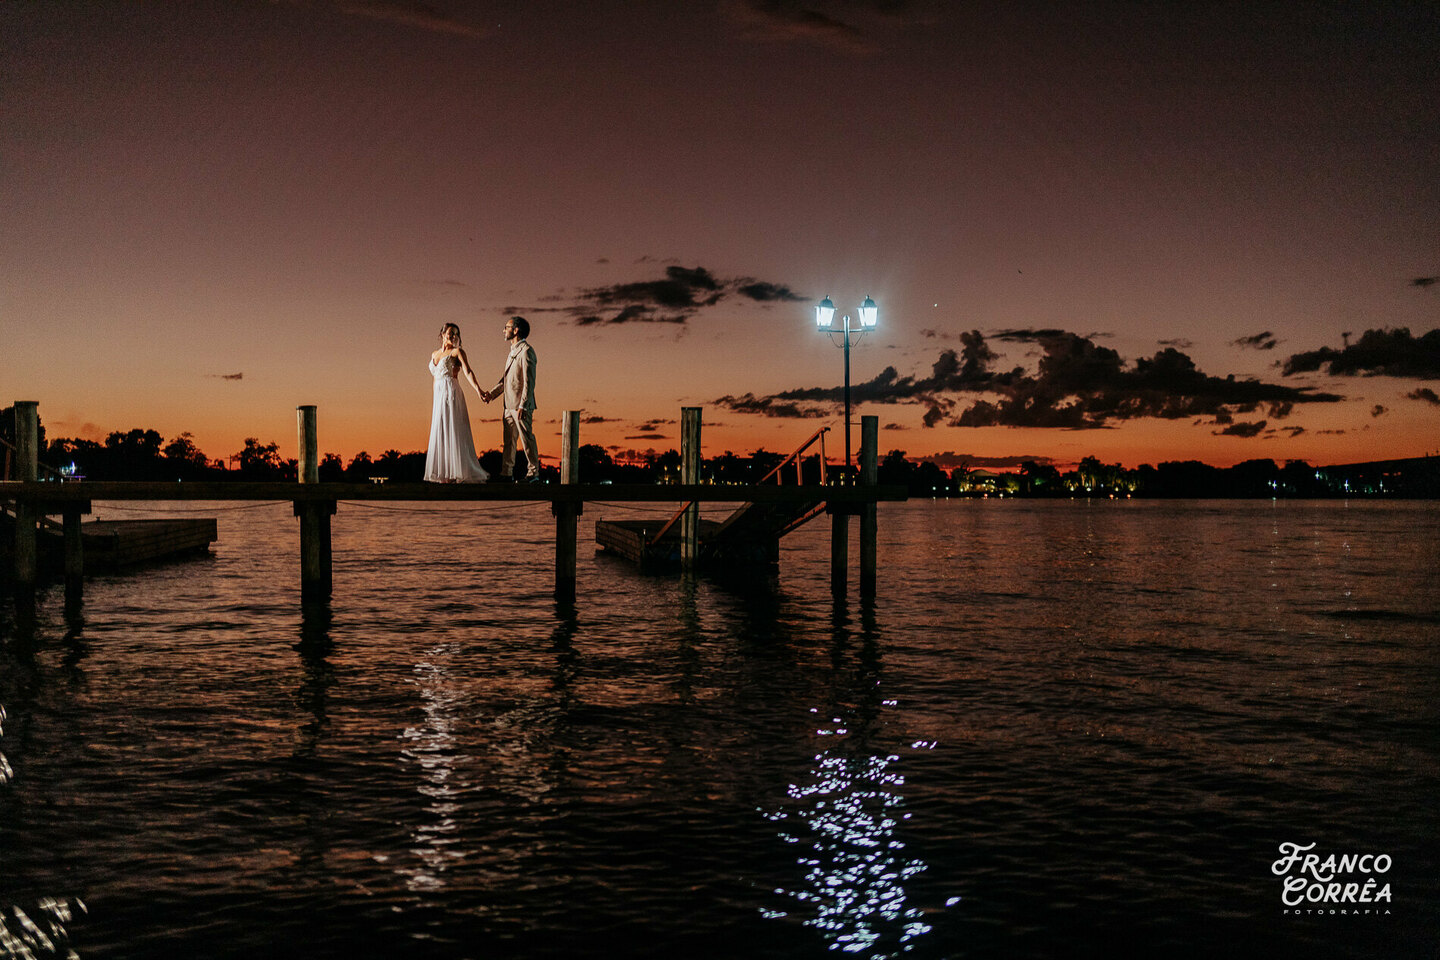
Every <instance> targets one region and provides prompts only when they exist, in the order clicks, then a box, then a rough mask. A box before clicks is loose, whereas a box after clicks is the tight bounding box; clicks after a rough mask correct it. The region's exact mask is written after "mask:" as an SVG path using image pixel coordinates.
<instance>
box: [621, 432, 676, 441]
mask: <svg viewBox="0 0 1440 960" xmlns="http://www.w3.org/2000/svg"><path fill="white" fill-rule="evenodd" d="M625 439H626V440H669V439H670V438H669V437H667V436H665V434H663V433H637V434H634V435H633V436H629V437H626V438H625Z"/></svg>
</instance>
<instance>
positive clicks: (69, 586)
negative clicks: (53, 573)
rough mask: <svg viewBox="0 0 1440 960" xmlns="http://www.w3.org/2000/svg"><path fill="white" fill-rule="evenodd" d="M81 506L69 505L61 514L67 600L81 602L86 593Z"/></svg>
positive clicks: (76, 504)
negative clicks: (81, 533)
mask: <svg viewBox="0 0 1440 960" xmlns="http://www.w3.org/2000/svg"><path fill="white" fill-rule="evenodd" d="M81 512H82V510H81V505H80V504H78V503H67V504H66V505H65V510H64V512H63V513H62V514H61V516H62V518H63V521H62V522H63V528H62V529H63V532H64V537H65V598H66V599H67V600H79V599H80V598H81V597H82V596H83V595H84V593H85V541H84V538H83V537H81V535H80V516H81Z"/></svg>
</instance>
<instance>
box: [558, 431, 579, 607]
mask: <svg viewBox="0 0 1440 960" xmlns="http://www.w3.org/2000/svg"><path fill="white" fill-rule="evenodd" d="M579 482H580V411H579V410H566V411H564V412H563V413H561V415H560V483H561V485H562V486H565V485H569V484H574V483H579ZM583 509H584V507H583V505H582V504H581V503H580V502H579V501H561V500H555V501H552V502H551V504H550V512H551V513H552V514H554V515H555V599H556V600H560V601H573V600H574V599H575V560H576V556H577V553H578V551H577V549H576V532H577V528H578V527H579V521H580V513H581V511H582V510H583Z"/></svg>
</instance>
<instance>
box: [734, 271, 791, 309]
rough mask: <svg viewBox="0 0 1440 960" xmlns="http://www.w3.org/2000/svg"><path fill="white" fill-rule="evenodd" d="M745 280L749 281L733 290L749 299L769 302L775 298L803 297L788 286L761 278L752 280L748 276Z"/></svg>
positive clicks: (784, 299) (782, 299) (786, 299)
mask: <svg viewBox="0 0 1440 960" xmlns="http://www.w3.org/2000/svg"><path fill="white" fill-rule="evenodd" d="M746 280H748V281H749V282H748V283H745V284H744V286H741V287H736V288H735V292H736V293H738V294H740V296H742V297H749V298H750V299H751V300H758V301H760V302H761V303H769V302H771V301H775V300H781V301H796V300H804V299H805V298H804V297H802V296H800V294H798V293H796V292H795V291H793V290H791V289H790V288H789V287H786V286H781V285H780V284H777V283H765V282H764V281H762V280H754V279H751V278H748V277H747V278H746ZM741 282H743V281H741Z"/></svg>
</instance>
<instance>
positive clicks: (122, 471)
mask: <svg viewBox="0 0 1440 960" xmlns="http://www.w3.org/2000/svg"><path fill="white" fill-rule="evenodd" d="M0 441H3V442H4V444H7V445H8V447H7V449H13V445H14V442H15V416H14V409H13V408H12V407H7V408H4V409H3V410H0ZM40 448H41V450H42V451H43V453H42V455H41V460H42V462H44V463H45V464H47V465H49V466H50V467H51V468H53V469H55V470H56V471H59V472H61V473H68V474H71V475H74V476H81V477H85V478H87V479H91V480H185V481H195V480H294V479H295V478H296V474H297V466H296V462H295V460H293V459H286V458H283V457H281V456H280V452H279V446H278V444H276V443H274V442H273V441H272V442H268V443H262V442H260V440H259V439H258V438H256V437H246V438H245V440H244V445H243V447H242V448H241V449H240V450H239V451H237V452H236V453H234V454H232V455H231V456H229V457H227V458H224V459H211V458H210V457H208V456H207V455H206V454H205V453H204V452H202V451H201V450H200V449H199V448H198V447H197V446H196V445H195V439H194V437H193V436H192V435H191V434H190V433H189V432H185V433H181V434H180V435H179V436H177V437H175V438H173V439H171V440H170V441H168V442H166V441H165V439H164V438H163V436H162V435H161V434H160V433H159V432H157V431H155V430H142V429H138V428H137V429H134V430H129V431H118V430H117V431H115V432H113V433H111V434H109V435H108V436H106V438H105V439H104V440H103V441H96V440H81V439H74V438H60V439H56V440H50V441H48V442H47V441H46V439H45V428H44V425H43V424H42V425H41V426H40ZM520 456H521V458H522V459H523V456H524V455H523V454H521V455H520ZM1432 461H1434V462H1432ZM480 463H481V465H482V466H483V467H484V468H485V469H486V470H487V471H488V472H489V473H491V474H492V475H493V474H495V473H497V472H499V469H500V451H498V450H490V451H487V452H485V453H484V454H482V455H481V457H480ZM1407 463H1410V461H1407ZM1413 463H1418V464H1420V467H1419V468H1418V469H1417V468H1415V467H1412V468H1411V469H1410V470H1409V473H1408V474H1406V473H1405V472H1404V471H1403V470H1400V469H1396V470H1394V471H1390V472H1386V471H1384V470H1371V471H1368V472H1367V471H1355V470H1344V469H1342V468H1335V467H1321V468H1317V467H1312V466H1310V465H1309V464H1308V463H1305V462H1304V461H1300V460H1291V461H1287V462H1286V463H1285V464H1284V465H1283V466H1281V465H1279V464H1277V463H1276V462H1275V461H1274V460H1269V459H1255V460H1246V461H1245V462H1243V463H1238V464H1236V465H1235V466H1233V467H1213V466H1210V465H1209V464H1206V463H1201V462H1200V461H1197V460H1185V461H1167V462H1165V463H1161V464H1160V465H1159V466H1152V465H1150V464H1143V465H1141V466H1139V467H1136V468H1134V469H1128V468H1126V467H1124V466H1122V465H1120V464H1118V463H1116V464H1107V463H1102V462H1101V461H1100V460H1098V459H1097V458H1095V457H1086V458H1085V459H1083V460H1081V461H1080V463H1079V464H1078V465H1076V467H1075V469H1073V470H1069V471H1064V472H1062V471H1061V470H1059V469H1058V468H1057V467H1055V466H1054V465H1053V464H1050V463H1042V462H1039V461H1035V460H1027V461H1025V462H1024V463H1022V464H1020V466H1019V469H1018V470H1015V471H1012V472H1006V473H995V472H991V471H989V470H985V469H971V468H970V467H969V465H968V464H965V463H962V464H960V465H959V466H957V467H954V468H952V469H950V470H948V471H947V470H946V469H944V468H942V467H941V466H939V465H938V464H936V463H934V462H932V461H930V460H924V459H911V458H910V457H908V456H906V454H905V451H903V450H891V451H890V452H889V453H887V454H886V455H885V456H884V457H882V458H881V459H880V462H879V464H878V467H879V481H880V483H882V484H890V485H897V486H903V487H905V488H907V489H908V490H909V492H910V495H911V496H912V497H988V496H1004V497H1065V498H1074V497H1106V498H1108V497H1184V498H1209V497H1328V496H1355V495H1399V496H1422V497H1434V496H1440V477H1437V475H1436V474H1437V465H1440V458H1425V459H1423V460H1420V461H1413ZM781 464H784V466H783V467H781ZM777 467H781V473H782V475H783V477H784V480H785V482H786V483H793V482H795V480H796V478H797V476H798V477H799V479H801V480H803V482H805V483H818V482H820V481H821V475H820V473H821V467H820V463H819V461H818V459H817V458H815V457H813V456H812V457H806V458H803V459H802V460H800V461H799V462H798V465H797V463H796V462H795V461H789V462H787V458H786V456H785V455H784V454H779V453H772V452H770V451H767V450H764V449H763V448H762V449H759V450H756V451H754V452H752V453H751V454H750V455H749V456H739V455H737V454H735V453H733V452H731V451H728V450H727V451H726V452H725V453H723V454H721V455H720V456H717V457H712V458H710V459H709V460H705V461H704V462H703V463H702V465H701V480H702V482H707V483H741V484H746V483H758V482H761V481H762V480H765V479H767V478H769V477H773V474H774V472H775V471H776V469H777ZM424 470H425V453H424V452H423V451H418V450H412V451H410V452H408V453H401V452H400V451H399V450H386V451H385V452H384V453H382V454H380V455H379V456H378V457H372V456H371V455H370V454H369V453H368V452H366V451H361V452H360V453H357V454H356V455H355V456H354V457H352V458H351V459H350V462H349V463H345V462H344V461H343V460H342V459H341V458H340V457H339V456H338V455H336V454H333V453H327V454H325V455H324V457H323V458H322V459H321V461H320V479H321V481H324V482H348V483H367V482H371V481H373V480H381V479H384V480H392V481H396V482H406V481H419V480H421V479H423V474H424ZM840 472H841V469H840V467H839V466H838V465H836V464H831V465H830V466H829V472H828V478H829V479H834V478H835V477H836V476H837V475H838V474H839V473H840ZM541 473H542V476H544V477H546V478H547V479H551V480H558V479H559V471H558V470H557V469H556V468H555V467H553V466H549V467H543V468H542V471H541ZM580 476H581V478H582V479H583V480H584V481H585V482H587V483H604V482H609V483H677V482H679V479H680V454H679V453H678V452H677V451H675V450H666V451H665V452H663V453H653V452H652V453H648V454H646V455H645V456H644V457H643V458H641V459H639V460H637V461H629V460H616V459H615V458H614V457H612V456H611V454H610V453H609V451H607V450H606V449H605V448H604V447H602V446H600V445H598V444H586V445H584V446H582V447H581V448H580ZM1387 484H1388V486H1387Z"/></svg>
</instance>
